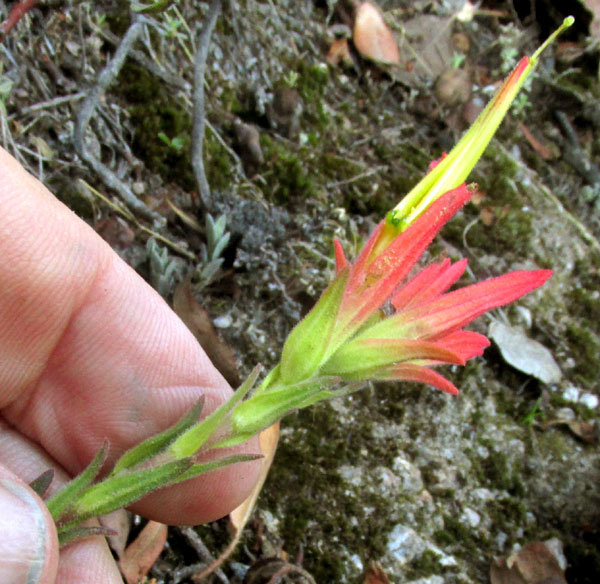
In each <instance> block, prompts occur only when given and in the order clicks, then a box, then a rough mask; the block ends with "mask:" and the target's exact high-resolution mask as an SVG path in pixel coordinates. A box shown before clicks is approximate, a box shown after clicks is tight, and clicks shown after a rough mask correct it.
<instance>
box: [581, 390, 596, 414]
mask: <svg viewBox="0 0 600 584" xmlns="http://www.w3.org/2000/svg"><path fill="white" fill-rule="evenodd" d="M598 402H599V400H598V396H596V395H594V394H593V393H584V394H583V395H582V396H581V397H580V398H579V403H580V404H581V405H582V406H585V407H586V408H589V409H590V410H595V409H596V408H597V407H598Z"/></svg>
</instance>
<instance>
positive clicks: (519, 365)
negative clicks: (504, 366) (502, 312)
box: [489, 321, 562, 383]
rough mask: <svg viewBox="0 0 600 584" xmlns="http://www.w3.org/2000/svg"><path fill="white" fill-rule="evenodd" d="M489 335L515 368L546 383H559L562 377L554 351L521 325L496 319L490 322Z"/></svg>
mask: <svg viewBox="0 0 600 584" xmlns="http://www.w3.org/2000/svg"><path fill="white" fill-rule="evenodd" d="M489 336H490V337H491V338H492V339H493V340H494V342H495V343H496V345H498V348H499V349H500V353H501V354H502V357H503V358H504V360H505V361H506V362H507V363H508V364H509V365H512V366H513V367H514V368H515V369H518V370H519V371H522V372H523V373H526V374H527V375H532V376H533V377H535V378H536V379H539V380H540V381H543V382H544V383H558V382H559V381H560V379H561V378H562V372H561V370H560V368H559V366H558V365H557V364H556V361H555V360H554V357H553V356H552V353H551V352H550V351H549V350H548V349H547V348H546V347H544V345H542V344H541V343H538V342H537V341H534V340H533V339H530V338H529V337H528V336H527V335H526V334H525V333H524V332H523V330H522V329H520V328H519V327H513V326H508V325H505V324H503V323H501V322H499V321H495V322H492V324H490V328H489Z"/></svg>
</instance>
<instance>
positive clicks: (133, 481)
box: [64, 458, 193, 528]
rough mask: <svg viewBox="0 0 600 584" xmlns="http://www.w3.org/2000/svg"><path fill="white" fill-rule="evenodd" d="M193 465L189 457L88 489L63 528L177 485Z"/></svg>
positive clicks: (73, 505)
mask: <svg viewBox="0 0 600 584" xmlns="http://www.w3.org/2000/svg"><path fill="white" fill-rule="evenodd" d="M192 464H193V462H192V460H191V459H189V458H184V459H182V460H175V461H173V462H168V463H166V464H163V465H161V466H157V467H155V468H148V469H145V470H136V471H131V472H128V473H125V474H120V475H117V476H114V477H109V478H106V479H104V480H103V481H102V482H100V483H97V484H95V485H92V486H91V487H89V488H88V489H87V490H86V491H84V492H83V493H82V494H81V496H79V497H78V499H77V500H76V501H75V502H74V503H73V504H72V505H71V507H70V509H69V511H70V514H71V515H72V520H70V521H69V522H68V523H67V524H65V525H64V527H65V528H66V527H71V526H73V525H77V524H79V523H81V522H82V521H84V520H86V519H89V518H90V517H96V516H98V515H104V514H106V513H110V512H111V511H115V510H116V509H120V508H121V507H126V506H127V505H129V504H131V503H133V502H134V501H137V500H138V499H141V498H142V497H144V496H146V495H147V494H148V493H151V492H152V491H154V490H156V489H159V488H161V487H166V486H168V485H170V484H173V482H176V479H177V477H179V476H181V475H182V474H183V473H184V472H186V471H187V470H188V469H189V468H190V467H191V466H192Z"/></svg>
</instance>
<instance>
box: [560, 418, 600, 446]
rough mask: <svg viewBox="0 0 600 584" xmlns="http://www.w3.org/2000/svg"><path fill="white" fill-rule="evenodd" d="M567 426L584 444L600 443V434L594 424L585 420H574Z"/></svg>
mask: <svg viewBox="0 0 600 584" xmlns="http://www.w3.org/2000/svg"><path fill="white" fill-rule="evenodd" d="M567 426H568V427H569V430H571V432H573V434H575V436H577V437H578V438H581V439H582V440H583V441H584V442H587V443H588V444H595V443H596V442H598V432H597V431H596V426H594V424H590V423H589V422H585V421H584V420H572V421H570V422H567Z"/></svg>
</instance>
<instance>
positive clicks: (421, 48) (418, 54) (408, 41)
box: [395, 14, 456, 85]
mask: <svg viewBox="0 0 600 584" xmlns="http://www.w3.org/2000/svg"><path fill="white" fill-rule="evenodd" d="M397 26H398V28H399V29H400V30H401V32H402V34H400V36H399V38H400V46H399V50H400V52H401V53H402V55H403V57H404V58H405V59H406V60H410V61H414V67H413V71H412V74H411V76H410V77H407V78H406V79H402V78H400V81H403V82H410V84H411V85H415V84H422V85H425V84H428V83H429V81H430V80H432V79H437V78H438V77H439V76H440V75H441V74H442V73H444V71H447V70H449V69H452V57H453V55H454V53H455V52H456V49H455V48H454V44H453V42H452V19H451V18H450V19H449V18H443V17H440V16H436V15H434V14H419V15H418V16H415V17H414V18H411V19H410V20H408V21H406V22H398V23H397ZM395 75H398V73H397V72H396V73H395Z"/></svg>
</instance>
